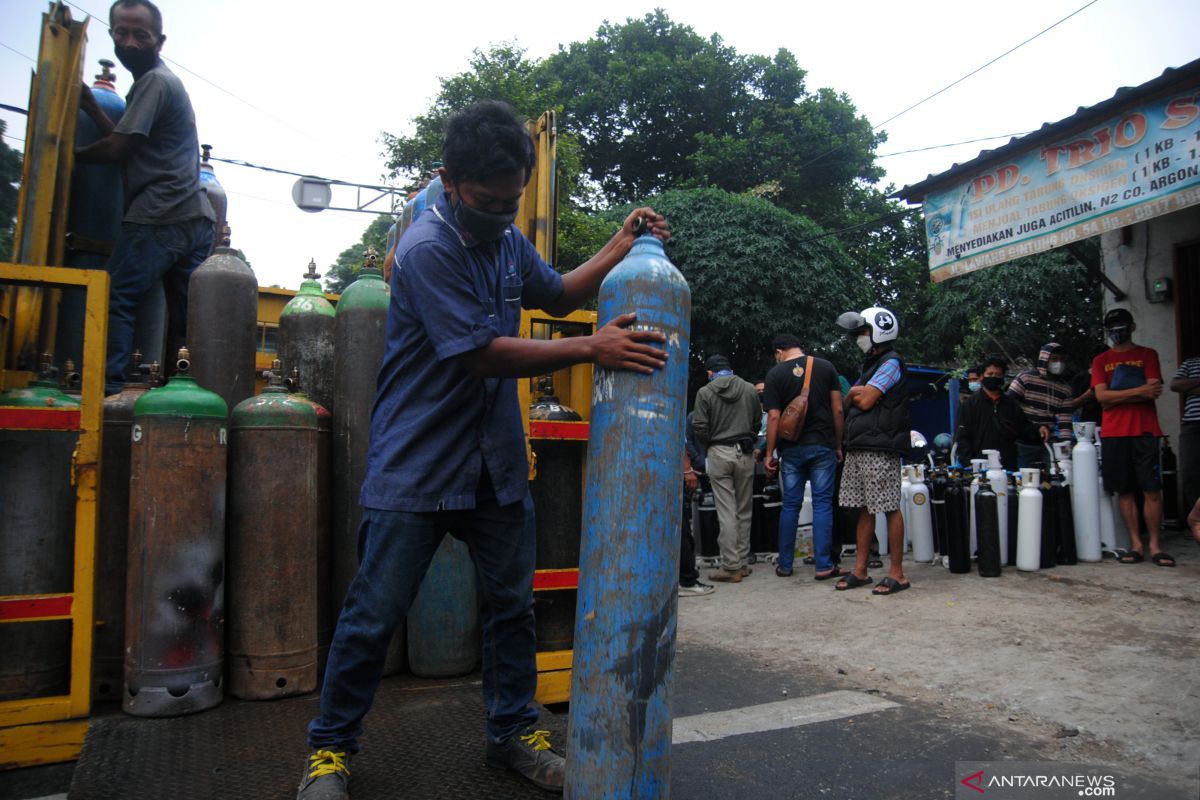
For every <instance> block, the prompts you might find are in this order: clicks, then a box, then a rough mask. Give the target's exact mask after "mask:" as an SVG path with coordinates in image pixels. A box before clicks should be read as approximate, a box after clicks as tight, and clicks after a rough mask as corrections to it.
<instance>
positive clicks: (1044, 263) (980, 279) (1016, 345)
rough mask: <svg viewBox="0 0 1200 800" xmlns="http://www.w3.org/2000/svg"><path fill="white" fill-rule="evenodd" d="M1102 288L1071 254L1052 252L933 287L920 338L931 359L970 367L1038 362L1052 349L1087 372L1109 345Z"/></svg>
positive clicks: (1071, 365) (1073, 366)
mask: <svg viewBox="0 0 1200 800" xmlns="http://www.w3.org/2000/svg"><path fill="white" fill-rule="evenodd" d="M1101 291H1102V289H1101V286H1100V284H1099V283H1098V282H1096V281H1095V280H1094V279H1092V278H1091V277H1090V276H1089V275H1088V272H1087V270H1086V269H1085V268H1084V267H1083V266H1082V265H1081V264H1079V263H1078V262H1077V261H1075V259H1074V258H1073V257H1072V256H1071V255H1070V254H1068V253H1067V252H1066V251H1065V250H1052V251H1050V252H1047V253H1040V254H1038V255H1034V256H1028V257H1026V258H1022V259H1018V260H1016V261H1010V262H1009V263H1007V264H1000V265H998V266H995V267H989V268H987V269H985V270H980V271H979V272H973V273H971V274H969V275H964V276H962V277H959V278H954V279H953V280H949V281H944V282H943V283H939V284H936V285H930V286H929V298H930V302H929V310H928V313H927V314H926V315H925V318H924V320H923V327H922V330H921V331H920V334H919V335H920V336H922V337H924V338H925V339H926V345H927V346H928V347H929V348H930V358H929V360H931V361H935V362H936V363H946V364H954V365H958V366H966V365H967V364H971V363H975V362H978V361H980V360H981V359H982V357H983V356H985V355H987V354H990V353H1000V354H1002V355H1005V356H1007V357H1008V358H1009V360H1010V361H1013V360H1015V359H1017V358H1019V357H1024V359H1025V360H1026V362H1027V363H1029V364H1032V363H1033V362H1035V361H1036V360H1037V354H1038V350H1040V349H1041V347H1042V345H1044V344H1046V343H1047V342H1058V343H1059V344H1061V345H1063V347H1064V348H1065V349H1066V354H1067V359H1068V363H1069V366H1070V368H1071V369H1072V370H1080V369H1084V368H1086V362H1087V360H1088V357H1089V356H1090V355H1091V352H1092V350H1093V349H1094V348H1096V347H1098V346H1100V345H1101V344H1102V343H1103V331H1102V330H1101V326H1100V319H1101V300H1102V298H1101Z"/></svg>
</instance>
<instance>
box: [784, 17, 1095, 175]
mask: <svg viewBox="0 0 1200 800" xmlns="http://www.w3.org/2000/svg"><path fill="white" fill-rule="evenodd" d="M1098 2H1100V0H1090V2H1088V3H1085V4H1084V5H1082V6H1080V7H1079V8H1077V9H1075V10H1074V11H1072V12H1071V13H1070V14H1067V15H1066V16H1065V17H1063V18H1062V19H1060V20H1059V21H1058V22H1055V23H1054V24H1053V25H1050V26H1049V27H1047V28H1043V29H1042V30H1040V31H1038V32H1037V33H1035V34H1034V35H1033V36H1030V37H1029V38H1028V39H1026V40H1025V41H1023V42H1021V43H1020V44H1018V45H1015V46H1013V47H1010V48H1009V49H1007V50H1005V51H1004V52H1003V53H1001V54H1000V55H998V56H996V57H995V58H993V59H992V60H991V61H989V62H987V63H986V64H984V65H982V66H979V67H976V68H975V69H973V70H971V71H970V72H968V73H967V74H966V75H963V76H962V77H961V78H959V79H958V80H956V81H953V82H952V83H949V84H947V85H946V86H943V87H942V88H941V89H938V90H937V91H936V92H934V93H933V94H931V95H929V96H928V97H926V98H924V99H922V100H918V101H917V102H915V103H913V104H912V105H911V106H909V107H908V108H906V109H904V110H903V111H901V112H899V113H897V114H893V115H892V116H890V117H888V118H887V119H885V120H884V121H883V122H881V123H879V124H878V125H875V126H873V127H872V128H871V130H872V132H874V131H877V130H879V129H880V128H882V127H883V126H884V125H887V124H888V123H889V122H893V121H894V120H897V119H899V118H900V117H902V116H904V115H905V114H907V113H908V112H910V111H912V110H913V109H914V108H917V107H918V106H920V105H923V104H924V103H928V102H929V101H930V100H932V99H933V98H935V97H937V96H938V95H940V94H942V93H943V92H945V91H947V90H949V89H952V88H953V87H955V86H957V85H958V84H960V83H962V82H963V81H965V80H966V79H967V78H970V77H971V76H973V75H976V74H978V73H980V72H982V71H983V70H985V69H987V68H988V67H990V66H991V65H992V64H995V63H996V62H997V61H999V60H1000V59H1002V58H1004V57H1005V56H1008V55H1010V54H1012V53H1014V52H1016V51H1017V50H1019V49H1021V48H1022V47H1024V46H1025V45H1027V44H1029V43H1030V42H1032V41H1033V40H1034V39H1037V38H1038V37H1040V36H1043V35H1044V34H1046V33H1049V32H1050V31H1052V30H1054V29H1055V28H1057V27H1058V26H1059V25H1061V24H1063V23H1064V22H1066V21H1067V20H1069V19H1070V18H1071V17H1073V16H1075V15H1076V14H1078V13H1080V12H1081V11H1084V10H1085V9H1087V8H1090V7H1091V6H1094V5H1095V4H1096V3H1098ZM845 146H846V143H842V144H839V145H837V146H835V147H832V148H830V149H829V150H826V151H825V152H823V153H821V154H820V155H818V156H816V157H815V158H812V159H810V160H808V161H806V162H804V163H803V164H801V165H800V167H799V168H800V169H805V168H806V167H809V166H811V165H813V164H815V163H817V162H818V161H820V160H821V159H823V158H825V157H826V156H828V155H830V154H831V153H836V152H837V151H838V150H841V149H842V148H844V147H845Z"/></svg>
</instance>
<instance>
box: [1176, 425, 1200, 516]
mask: <svg viewBox="0 0 1200 800" xmlns="http://www.w3.org/2000/svg"><path fill="white" fill-rule="evenodd" d="M1179 474H1180V476H1181V477H1182V478H1183V498H1182V499H1183V502H1182V503H1181V504H1180V506H1179V517H1180V519H1186V518H1187V515H1188V514H1190V513H1191V511H1192V506H1194V505H1195V504H1196V500H1197V499H1200V422H1185V423H1183V425H1181V426H1180V427H1179Z"/></svg>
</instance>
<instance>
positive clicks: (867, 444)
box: [846, 350, 912, 456]
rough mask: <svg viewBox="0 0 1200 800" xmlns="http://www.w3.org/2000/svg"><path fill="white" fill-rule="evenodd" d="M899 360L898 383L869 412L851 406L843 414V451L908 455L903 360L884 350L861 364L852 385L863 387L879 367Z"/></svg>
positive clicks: (906, 388) (910, 440)
mask: <svg viewBox="0 0 1200 800" xmlns="http://www.w3.org/2000/svg"><path fill="white" fill-rule="evenodd" d="M892 358H895V359H898V360H899V361H900V382H899V383H897V384H896V385H895V386H893V387H892V388H891V389H889V390H888V391H887V392H885V393H884V395H883V397H881V398H879V402H878V403H876V404H875V405H874V406H873V407H872V408H871V410H870V411H863V410H862V409H860V408H858V407H856V406H854V405H851V406H850V410H849V411H848V412H847V413H846V449H847V450H878V451H882V452H886V453H897V454H898V455H902V456H905V455H908V453H909V451H910V450H912V439H911V433H910V431H911V430H912V422H911V420H910V418H909V414H908V370H907V369H906V368H905V366H904V358H903V356H901V355H900V354H899V353H898V352H896V351H895V350H886V351H884V352H882V353H879V354H877V355H876V356H874V357H873V358H869V359H867V361H866V362H865V363H864V364H863V371H862V375H860V376H859V378H858V382H857V383H856V384H855V385H856V386H865V385H866V384H867V382H868V381H870V380H871V378H872V377H873V376H874V375H875V372H876V370H878V369H879V366H880V365H881V364H883V362H885V361H887V360H888V359H892Z"/></svg>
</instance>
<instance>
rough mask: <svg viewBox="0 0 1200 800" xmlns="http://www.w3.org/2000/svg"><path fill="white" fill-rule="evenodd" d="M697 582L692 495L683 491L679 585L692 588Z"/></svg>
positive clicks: (698, 574) (698, 576)
mask: <svg viewBox="0 0 1200 800" xmlns="http://www.w3.org/2000/svg"><path fill="white" fill-rule="evenodd" d="M698 580H700V572H699V570H697V569H696V540H695V539H693V538H692V493H691V492H689V491H688V490H687V489H684V490H683V521H682V522H681V523H680V525H679V585H680V586H694V585H695V584H696V581H698Z"/></svg>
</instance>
